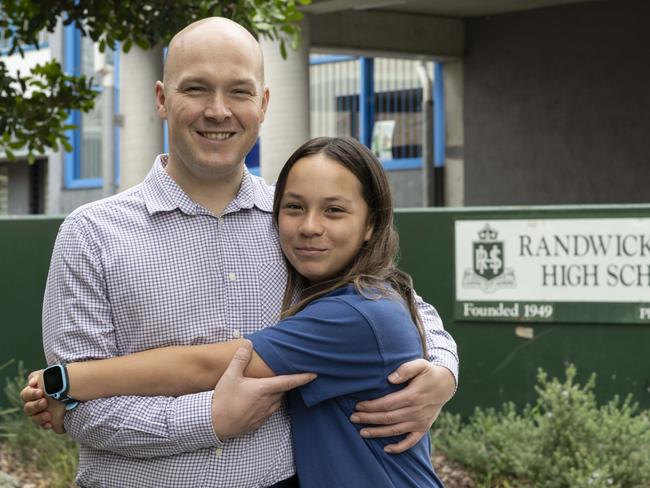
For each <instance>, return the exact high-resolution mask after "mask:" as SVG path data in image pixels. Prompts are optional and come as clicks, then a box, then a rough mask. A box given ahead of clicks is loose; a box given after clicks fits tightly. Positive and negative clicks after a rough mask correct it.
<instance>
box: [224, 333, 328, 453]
mask: <svg viewBox="0 0 650 488" xmlns="http://www.w3.org/2000/svg"><path fill="white" fill-rule="evenodd" d="M252 349H253V345H252V343H251V342H250V341H246V344H245V345H243V346H242V347H240V348H239V349H238V350H237V352H236V353H235V356H234V357H233V358H232V361H230V364H229V365H228V369H226V371H225V372H224V374H223V375H222V376H221V379H220V380H219V382H218V383H217V386H215V388H214V395H213V397H212V426H213V427H214V431H215V433H216V434H217V437H219V439H221V440H225V439H228V438H230V437H236V436H238V435H241V434H244V433H246V432H251V431H253V430H255V429H257V428H258V427H260V426H261V425H262V424H263V423H264V422H265V421H266V419H267V418H269V416H270V415H271V414H272V413H273V412H275V411H276V410H277V409H278V408H280V405H281V403H282V396H283V395H284V393H285V392H286V391H289V390H292V389H293V388H296V387H298V386H302V385H304V384H306V383H309V382H310V381H311V380H313V379H314V378H315V377H316V375H315V374H313V373H300V374H292V375H285V376H275V377H272V378H248V377H246V376H244V371H245V370H246V366H248V363H249V362H250V360H251V355H252Z"/></svg>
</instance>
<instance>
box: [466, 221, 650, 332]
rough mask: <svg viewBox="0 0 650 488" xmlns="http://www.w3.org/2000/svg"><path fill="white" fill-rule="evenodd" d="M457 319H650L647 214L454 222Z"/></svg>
mask: <svg viewBox="0 0 650 488" xmlns="http://www.w3.org/2000/svg"><path fill="white" fill-rule="evenodd" d="M454 237H455V263H456V264H455V276H456V280H455V293H456V301H455V310H454V317H455V318H456V319H457V320H462V321H491V322H495V321H496V322H562V323H640V324H650V218H571V219H561V218H548V219H535V220H524V219H517V220H505V219H504V220H497V219H494V220H457V221H456V222H455V236H454Z"/></svg>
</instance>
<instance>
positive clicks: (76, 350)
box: [23, 18, 457, 488]
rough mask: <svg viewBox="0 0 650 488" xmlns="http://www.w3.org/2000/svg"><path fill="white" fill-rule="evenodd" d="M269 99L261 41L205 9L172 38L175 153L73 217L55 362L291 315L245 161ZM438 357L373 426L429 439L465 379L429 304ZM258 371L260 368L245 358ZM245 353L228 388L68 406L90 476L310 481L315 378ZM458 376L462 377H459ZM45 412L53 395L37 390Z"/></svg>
mask: <svg viewBox="0 0 650 488" xmlns="http://www.w3.org/2000/svg"><path fill="white" fill-rule="evenodd" d="M268 101H269V91H268V89H267V88H266V87H265V86H264V81H263V60H262V54H261V51H260V47H259V45H258V43H257V41H256V40H255V39H254V38H253V37H252V36H251V35H250V34H249V33H248V32H247V31H246V30H245V29H244V28H242V27H241V26H239V25H238V24H236V23H234V22H232V21H229V20H226V19H222V18H211V19H205V20H202V21H199V22H195V23H194V24H192V25H190V26H188V27H187V28H185V29H184V30H183V31H181V32H180V33H178V34H177V35H176V36H175V37H174V39H173V40H172V41H171V43H170V45H169V51H168V57H167V60H166V64H165V71H164V77H163V82H158V83H157V84H156V103H157V108H158V113H159V115H160V117H161V118H162V119H165V120H167V123H168V129H169V155H168V156H167V155H161V156H159V157H158V158H157V159H156V162H155V164H154V167H153V169H152V171H151V173H150V174H149V175H148V177H147V178H146V179H145V181H144V182H143V183H141V184H140V185H138V186H136V187H134V188H132V189H130V190H127V191H126V192H124V193H121V194H119V195H116V196H114V197H111V198H109V199H106V200H102V201H99V202H94V203H91V204H88V205H86V206H84V207H81V208H80V209H78V210H76V211H75V212H73V213H72V214H71V215H70V216H68V218H67V219H66V220H65V222H64V223H63V224H62V226H61V229H60V231H59V235H58V237H57V242H56V245H55V248H54V253H53V256H52V263H51V267H50V273H49V276H48V284H47V289H46V294H45V301H44V307H43V338H44V347H45V352H46V356H47V359H48V363H50V364H52V363H58V362H70V361H80V360H87V359H95V358H103V357H108V356H114V355H123V354H129V353H132V352H135V351H139V350H143V349H150V348H155V347H162V346H166V345H172V344H198V343H211V342H218V341H224V340H229V339H232V338H236V337H240V336H242V335H245V334H247V333H250V332H252V331H254V330H257V329H258V328H260V327H266V326H269V325H272V324H273V323H274V322H276V321H277V320H278V318H279V312H280V304H281V297H282V293H283V289H284V284H285V278H286V270H285V267H284V266H285V265H284V259H283V256H282V253H281V251H280V248H279V245H278V239H277V235H276V231H275V228H274V226H273V224H272V221H271V207H272V191H273V190H272V188H270V187H268V186H267V185H265V184H264V182H263V181H262V180H261V179H259V178H256V177H253V176H251V175H250V174H249V173H248V172H247V170H246V169H245V167H244V164H243V160H244V157H245V155H246V154H247V153H248V151H249V150H250V149H251V147H252V146H253V144H254V142H255V140H256V139H257V136H258V131H259V127H260V124H261V123H262V122H263V120H264V115H265V113H266V109H267V106H268ZM422 313H423V316H424V320H425V322H426V323H427V328H428V330H429V350H430V351H431V354H432V359H433V362H432V363H431V364H430V363H428V362H426V361H424V360H420V361H416V362H412V363H407V364H405V365H403V366H402V367H401V368H400V369H399V370H398V372H397V373H395V377H394V378H393V380H394V381H395V382H403V381H407V380H410V379H411V378H413V377H415V378H414V379H413V380H412V381H411V382H410V384H409V386H408V387H407V388H405V389H404V390H402V391H401V392H399V393H396V394H393V395H391V396H389V397H386V398H384V399H379V400H375V401H373V402H369V403H365V404H360V405H359V409H360V410H361V411H359V412H357V413H356V414H355V415H353V417H354V418H353V419H351V421H357V422H363V423H370V424H387V425H384V426H379V427H374V428H365V429H363V430H362V435H366V436H369V437H371V436H391V435H396V434H407V433H410V434H408V435H407V436H406V437H405V439H404V440H403V441H401V442H400V443H398V444H396V445H394V446H392V447H391V449H392V451H393V452H399V451H402V450H405V449H407V448H408V447H409V446H410V445H413V444H414V443H415V442H416V441H417V439H419V437H421V435H423V433H425V432H426V431H427V430H428V428H429V427H430V425H431V423H432V422H433V421H434V420H435V417H436V416H437V415H438V413H439V411H440V408H441V406H442V404H444V402H445V401H447V400H448V399H449V398H450V397H451V395H452V394H453V391H454V389H455V374H456V372H457V357H456V350H455V344H454V342H453V340H452V339H451V338H450V337H449V335H448V334H446V332H445V331H444V330H443V329H442V326H441V324H440V321H439V319H438V317H437V315H436V313H435V311H434V310H433V309H432V308H431V307H429V306H426V305H422ZM244 366H245V364H244ZM242 371H243V367H242V365H241V361H238V360H237V358H236V359H235V360H233V363H232V364H231V368H229V371H228V374H226V375H224V377H223V378H222V379H221V380H220V381H219V383H218V384H217V386H216V387H215V390H214V391H210V392H203V393H199V394H195V395H185V396H181V397H178V398H168V397H119V398H109V399H103V400H96V401H92V402H87V403H84V404H82V405H80V406H79V407H77V408H76V409H75V410H73V411H71V412H68V413H67V414H66V416H65V430H66V431H67V432H68V433H69V435H70V436H71V437H72V438H74V439H75V440H76V441H77V442H79V444H80V446H81V450H80V464H79V473H78V478H77V482H78V483H79V485H80V486H83V487H89V486H110V487H126V486H138V487H145V486H151V487H163V486H167V487H208V486H210V487H227V488H235V487H268V486H277V487H281V486H294V485H293V484H292V483H293V482H294V481H292V480H293V475H294V472H295V470H294V466H293V456H292V449H291V438H290V431H289V422H288V418H287V412H286V410H285V408H284V407H282V406H280V398H281V396H282V394H283V392H284V391H286V390H288V389H291V388H293V387H295V386H298V385H300V384H303V383H305V382H307V381H309V379H310V377H309V376H308V375H292V376H286V377H276V378H268V379H250V378H245V377H243V376H242ZM450 371H451V372H453V375H452V373H451V372H450ZM23 400H24V401H26V402H27V403H26V406H25V411H26V412H27V413H28V414H37V415H36V416H35V418H36V420H37V421H39V422H46V421H49V420H51V417H49V415H50V414H49V412H43V413H38V412H40V411H41V410H42V408H43V406H44V405H45V404H46V400H45V399H44V398H42V391H41V390H40V389H36V388H32V387H29V386H28V387H27V388H26V389H25V390H24V391H23Z"/></svg>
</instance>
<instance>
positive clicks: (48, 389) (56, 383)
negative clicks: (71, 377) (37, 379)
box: [43, 366, 63, 395]
mask: <svg viewBox="0 0 650 488" xmlns="http://www.w3.org/2000/svg"><path fill="white" fill-rule="evenodd" d="M43 383H45V393H47V394H48V395H52V394H54V393H58V392H60V391H61V390H62V389H63V373H62V371H61V367H60V366H52V367H51V368H47V369H46V370H45V371H44V372H43Z"/></svg>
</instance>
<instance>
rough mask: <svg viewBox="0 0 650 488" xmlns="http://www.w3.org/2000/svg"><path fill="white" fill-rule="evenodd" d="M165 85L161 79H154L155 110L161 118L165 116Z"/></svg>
mask: <svg viewBox="0 0 650 488" xmlns="http://www.w3.org/2000/svg"><path fill="white" fill-rule="evenodd" d="M165 102H166V99H165V85H163V82H162V81H156V110H157V112H158V117H160V118H161V119H166V118H167V105H165Z"/></svg>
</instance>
